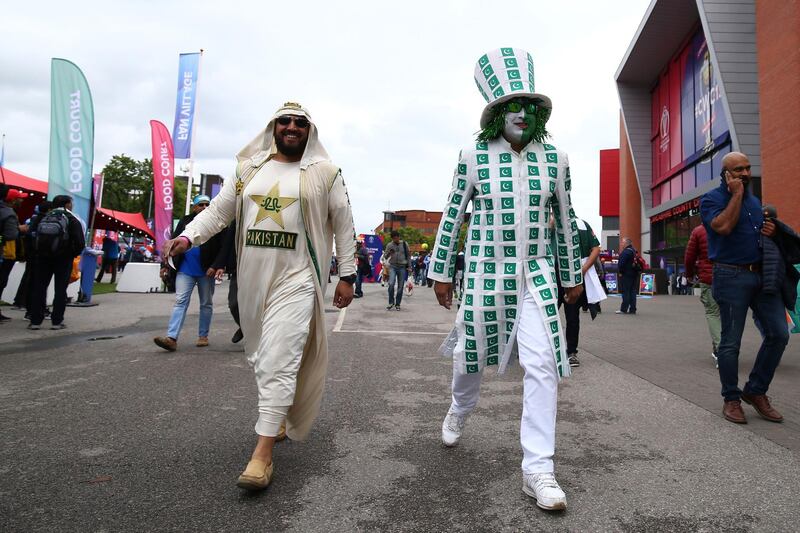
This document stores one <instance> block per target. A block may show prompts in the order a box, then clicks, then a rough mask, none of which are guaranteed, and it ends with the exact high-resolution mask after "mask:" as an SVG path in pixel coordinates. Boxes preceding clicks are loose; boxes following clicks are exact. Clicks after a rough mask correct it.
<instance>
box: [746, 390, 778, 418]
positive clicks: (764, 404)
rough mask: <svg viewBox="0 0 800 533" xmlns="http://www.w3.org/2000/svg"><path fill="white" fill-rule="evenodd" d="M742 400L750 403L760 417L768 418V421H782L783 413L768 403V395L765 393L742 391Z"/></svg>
mask: <svg viewBox="0 0 800 533" xmlns="http://www.w3.org/2000/svg"><path fill="white" fill-rule="evenodd" d="M742 400H744V403H749V404H750V405H752V406H753V407H754V408H755V410H756V411H758V414H760V415H761V418H763V419H764V420H769V421H770V422H783V415H781V414H780V413H779V412H778V411H776V410H775V408H774V407H772V405H770V403H769V397H768V396H767V395H766V394H745V393H742Z"/></svg>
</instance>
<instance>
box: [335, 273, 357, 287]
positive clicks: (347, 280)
mask: <svg viewBox="0 0 800 533" xmlns="http://www.w3.org/2000/svg"><path fill="white" fill-rule="evenodd" d="M339 281H344V282H345V283H349V284H350V285H352V284H353V283H355V282H356V275H355V274H350V275H349V276H339Z"/></svg>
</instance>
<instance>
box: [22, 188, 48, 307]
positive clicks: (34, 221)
mask: <svg viewBox="0 0 800 533" xmlns="http://www.w3.org/2000/svg"><path fill="white" fill-rule="evenodd" d="M50 205H51V204H50V201H49V200H44V201H43V202H42V203H40V204H39V205H37V206H36V207H34V209H33V215H31V218H29V219H28V221H27V222H26V224H27V226H28V231H27V233H25V234H24V235H23V246H24V247H25V272H24V273H23V274H22V279H21V280H20V282H19V287H18V288H17V294H16V295H15V296H14V306H15V307H16V308H17V309H25V319H26V320H30V318H31V317H30V310H31V295H32V294H33V265H34V264H35V262H36V227H37V226H38V225H39V220H41V218H42V217H43V216H44V215H46V214H47V212H48V211H50ZM48 314H50V311H48V310H45V316H47V315H48Z"/></svg>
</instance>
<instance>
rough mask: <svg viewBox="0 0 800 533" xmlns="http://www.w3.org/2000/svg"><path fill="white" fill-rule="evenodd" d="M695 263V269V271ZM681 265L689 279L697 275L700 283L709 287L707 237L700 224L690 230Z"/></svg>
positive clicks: (709, 266)
mask: <svg viewBox="0 0 800 533" xmlns="http://www.w3.org/2000/svg"><path fill="white" fill-rule="evenodd" d="M695 263H697V268H696V269H695ZM683 264H684V265H686V275H687V276H688V277H689V279H692V277H693V276H694V275H695V273H696V274H697V277H698V278H699V279H700V283H705V284H706V285H711V281H712V263H711V261H709V259H708V237H707V235H706V227H705V226H703V225H702V224H700V225H699V226H697V227H696V228H694V229H693V230H692V235H691V236H690V237H689V244H687V245H686V254H685V255H684V257H683Z"/></svg>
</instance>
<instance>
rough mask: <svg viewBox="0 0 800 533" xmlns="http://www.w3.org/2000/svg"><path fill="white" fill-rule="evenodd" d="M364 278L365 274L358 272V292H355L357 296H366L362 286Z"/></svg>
mask: <svg viewBox="0 0 800 533" xmlns="http://www.w3.org/2000/svg"><path fill="white" fill-rule="evenodd" d="M364 277H365V276H364V274H362V273H361V272H360V271H359V272H358V274H356V290H355V295H356V296H361V295H363V294H364V292H363V291H362V290H361V284H362V283H364Z"/></svg>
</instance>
